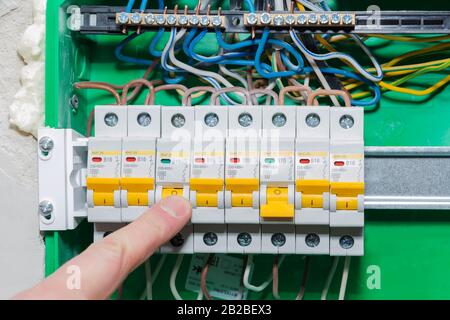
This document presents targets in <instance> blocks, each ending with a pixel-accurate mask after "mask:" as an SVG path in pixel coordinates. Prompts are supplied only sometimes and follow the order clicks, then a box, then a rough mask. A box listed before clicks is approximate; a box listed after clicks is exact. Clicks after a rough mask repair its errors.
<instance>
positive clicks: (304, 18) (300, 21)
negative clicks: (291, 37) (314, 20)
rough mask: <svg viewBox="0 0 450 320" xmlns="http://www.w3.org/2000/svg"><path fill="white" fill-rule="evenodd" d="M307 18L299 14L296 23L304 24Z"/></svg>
mask: <svg viewBox="0 0 450 320" xmlns="http://www.w3.org/2000/svg"><path fill="white" fill-rule="evenodd" d="M306 21H308V19H307V18H306V15H304V14H300V15H299V16H298V18H297V22H298V24H305V23H306Z"/></svg>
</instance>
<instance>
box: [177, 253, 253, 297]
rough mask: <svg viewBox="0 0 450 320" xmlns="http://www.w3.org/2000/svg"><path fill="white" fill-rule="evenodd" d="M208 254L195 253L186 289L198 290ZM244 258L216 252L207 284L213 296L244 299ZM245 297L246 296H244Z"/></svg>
mask: <svg viewBox="0 0 450 320" xmlns="http://www.w3.org/2000/svg"><path fill="white" fill-rule="evenodd" d="M207 257H208V255H206V254H201V255H200V254H194V255H193V256H192V258H191V263H190V265H189V271H188V275H187V278H186V289H187V290H190V291H194V292H198V291H199V288H200V275H201V273H202V269H203V266H204V265H205V263H206V259H207ZM243 267H244V260H243V259H242V258H235V257H231V256H228V255H225V254H215V255H214V257H213V259H212V262H211V264H210V265H209V269H208V277H207V281H206V283H207V285H208V291H209V294H210V295H211V296H212V297H215V298H219V299H224V300H240V299H242V295H243V289H241V279H242V274H243ZM244 298H245V297H244Z"/></svg>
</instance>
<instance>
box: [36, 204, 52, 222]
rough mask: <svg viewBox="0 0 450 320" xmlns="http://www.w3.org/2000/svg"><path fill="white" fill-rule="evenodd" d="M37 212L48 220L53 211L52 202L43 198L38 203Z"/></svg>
mask: <svg viewBox="0 0 450 320" xmlns="http://www.w3.org/2000/svg"><path fill="white" fill-rule="evenodd" d="M39 213H40V215H41V216H43V217H44V218H45V219H47V220H50V218H51V217H52V213H53V204H52V203H51V202H50V201H48V200H43V201H41V202H40V203H39Z"/></svg>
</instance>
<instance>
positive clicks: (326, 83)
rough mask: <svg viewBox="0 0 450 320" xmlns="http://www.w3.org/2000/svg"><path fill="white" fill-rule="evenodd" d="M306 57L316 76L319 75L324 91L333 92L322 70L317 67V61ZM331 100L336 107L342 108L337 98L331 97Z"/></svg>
mask: <svg viewBox="0 0 450 320" xmlns="http://www.w3.org/2000/svg"><path fill="white" fill-rule="evenodd" d="M305 57H306V59H307V60H308V62H309V64H310V65H311V67H312V68H313V70H314V72H315V74H316V75H317V78H318V79H319V81H320V83H321V84H322V86H323V87H324V89H326V90H331V87H330V85H329V83H328V81H327V79H326V78H325V76H324V75H323V73H322V71H320V68H319V67H318V66H317V63H316V61H314V59H312V58H311V57H309V56H308V55H305ZM330 99H331V102H333V104H334V106H335V107H340V106H341V105H340V104H339V101H338V100H337V98H336V97H335V96H330Z"/></svg>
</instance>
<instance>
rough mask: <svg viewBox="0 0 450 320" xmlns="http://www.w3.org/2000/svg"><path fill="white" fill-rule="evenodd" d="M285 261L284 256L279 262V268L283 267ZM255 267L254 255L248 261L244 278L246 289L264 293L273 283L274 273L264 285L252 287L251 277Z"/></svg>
mask: <svg viewBox="0 0 450 320" xmlns="http://www.w3.org/2000/svg"><path fill="white" fill-rule="evenodd" d="M284 259H285V256H284V255H282V256H281V258H280V260H279V266H281V264H282V263H283V261H284ZM253 267H254V263H253V255H249V256H248V259H247V265H246V266H245V270H244V277H243V283H244V287H245V288H247V289H248V290H250V291H254V292H261V291H264V290H265V289H266V288H267V287H268V286H269V284H270V283H271V282H272V279H273V277H272V273H271V274H270V275H269V276H268V277H267V280H266V281H264V282H263V283H262V284H260V285H258V286H256V285H252V284H251V283H250V281H249V277H250V273H251V271H252V268H253Z"/></svg>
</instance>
